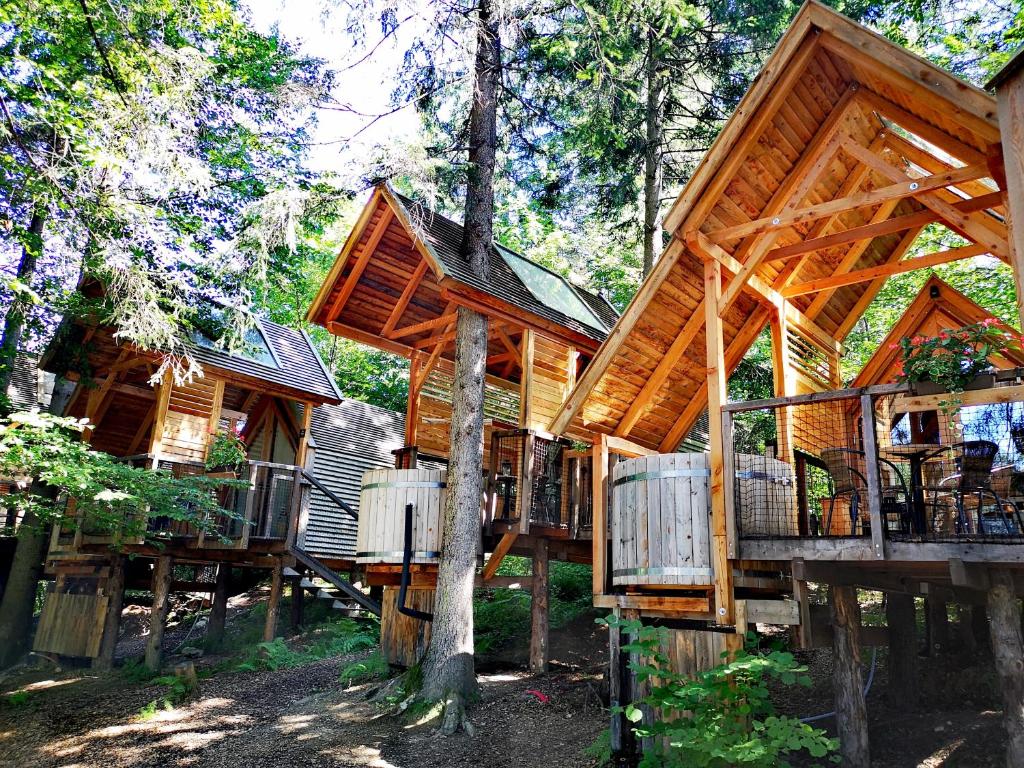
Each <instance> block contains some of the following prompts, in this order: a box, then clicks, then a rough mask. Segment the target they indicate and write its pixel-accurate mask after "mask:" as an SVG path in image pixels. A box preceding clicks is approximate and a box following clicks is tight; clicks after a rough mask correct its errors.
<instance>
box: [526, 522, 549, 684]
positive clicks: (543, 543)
mask: <svg viewBox="0 0 1024 768" xmlns="http://www.w3.org/2000/svg"><path fill="white" fill-rule="evenodd" d="M530 617H531V621H530V624H531V627H530V671H531V672H533V673H538V672H547V671H548V540H547V539H545V538H543V537H538V538H537V540H536V541H535V542H534V545H533V582H532V600H531V601H530Z"/></svg>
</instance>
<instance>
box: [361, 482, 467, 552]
mask: <svg viewBox="0 0 1024 768" xmlns="http://www.w3.org/2000/svg"><path fill="white" fill-rule="evenodd" d="M446 474H447V473H446V472H445V471H444V470H435V469H373V470H370V471H369V472H367V473H366V474H364V475H363V482H362V488H361V490H360V493H359V529H358V533H357V535H356V562H358V563H383V564H390V565H401V564H402V552H403V547H404V545H405V507H406V505H407V504H412V505H413V518H412V562H413V563H420V564H429V563H437V561H438V557H439V556H440V552H441V533H442V526H443V521H444V498H445V487H446V486H445V479H446Z"/></svg>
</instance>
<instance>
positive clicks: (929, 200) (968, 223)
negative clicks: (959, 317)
mask: <svg viewBox="0 0 1024 768" xmlns="http://www.w3.org/2000/svg"><path fill="white" fill-rule="evenodd" d="M845 148H846V151H848V152H850V153H851V154H853V155H854V156H855V157H856V158H857V159H858V160H860V161H861V162H863V163H865V164H866V165H870V166H871V167H872V168H873V169H874V170H876V171H878V172H879V173H880V174H882V175H883V176H886V177H888V178H889V179H890V180H891V181H893V182H904V181H907V180H911V181H913V180H912V179H911V177H910V176H908V175H907V174H906V173H904V172H903V171H901V170H899V169H898V168H896V167H895V166H893V165H891V164H889V163H887V162H886V161H885V160H883V159H881V158H880V157H878V156H877V155H873V154H871V153H870V152H868V151H867V150H866V149H864V147H862V146H860V145H859V144H853V143H849V144H846V145H845ZM986 169H987V165H986ZM986 172H987V170H986ZM915 199H916V200H917V201H918V202H919V203H921V204H922V205H924V206H926V207H928V208H931V209H932V210H933V211H934V212H935V213H937V214H938V215H939V218H941V219H942V221H943V223H944V224H945V225H946V226H947V227H949V228H950V229H952V230H953V231H955V232H957V233H958V234H960V235H962V236H963V237H966V238H967V239H968V240H972V241H973V242H975V243H978V244H979V245H983V246H985V248H986V249H987V250H988V252H989V253H991V254H992V255H993V256H997V257H999V258H1000V259H1002V260H1003V261H1008V260H1009V258H1010V252H1009V245H1008V244H1007V242H1006V238H1005V237H1002V238H1001V237H999V236H997V235H995V234H994V233H993V232H992V231H991V230H989V229H988V228H987V227H985V226H983V225H982V224H981V223H979V222H977V221H975V220H973V219H972V218H971V217H970V215H969V214H965V213H962V212H960V211H958V210H957V209H956V208H955V207H953V205H952V204H950V203H947V202H945V201H944V200H941V199H940V198H939V197H938V196H937V195H936V194H935V193H934V192H924V193H920V194H917V195H916V196H915Z"/></svg>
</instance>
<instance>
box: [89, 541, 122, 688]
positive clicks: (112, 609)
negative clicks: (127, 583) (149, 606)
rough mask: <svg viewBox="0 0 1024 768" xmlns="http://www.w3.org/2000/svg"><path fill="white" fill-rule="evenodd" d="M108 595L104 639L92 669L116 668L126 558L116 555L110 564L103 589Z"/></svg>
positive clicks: (101, 641) (104, 620)
mask: <svg viewBox="0 0 1024 768" xmlns="http://www.w3.org/2000/svg"><path fill="white" fill-rule="evenodd" d="M103 590H104V592H105V593H106V595H107V612H106V616H105V618H104V619H103V638H102V639H101V640H100V655H99V656H97V657H96V658H95V659H93V662H92V667H93V669H98V670H108V669H111V668H112V667H113V666H114V651H115V650H116V649H117V636H118V634H119V632H120V630H121V608H122V607H123V606H124V557H123V556H122V555H114V557H113V560H112V561H111V563H110V576H108V577H107V583H106V584H105V585H104V587H103Z"/></svg>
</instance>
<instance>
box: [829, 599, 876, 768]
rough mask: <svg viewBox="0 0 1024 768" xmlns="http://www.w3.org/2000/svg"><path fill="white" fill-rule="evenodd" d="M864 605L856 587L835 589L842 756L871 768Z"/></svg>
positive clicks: (853, 766)
mask: <svg viewBox="0 0 1024 768" xmlns="http://www.w3.org/2000/svg"><path fill="white" fill-rule="evenodd" d="M859 632H860V605H859V604H858V603H857V590H856V589H854V588H853V587H832V654H833V659H832V664H833V667H832V675H833V682H834V684H835V697H836V699H835V700H836V730H837V731H838V732H839V754H840V755H841V756H842V758H843V765H844V766H848V768H869V766H870V765H871V759H870V756H869V755H870V753H869V749H868V713H867V707H866V705H865V703H864V674H863V672H862V670H861V666H860V638H859V637H858V635H859Z"/></svg>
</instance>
